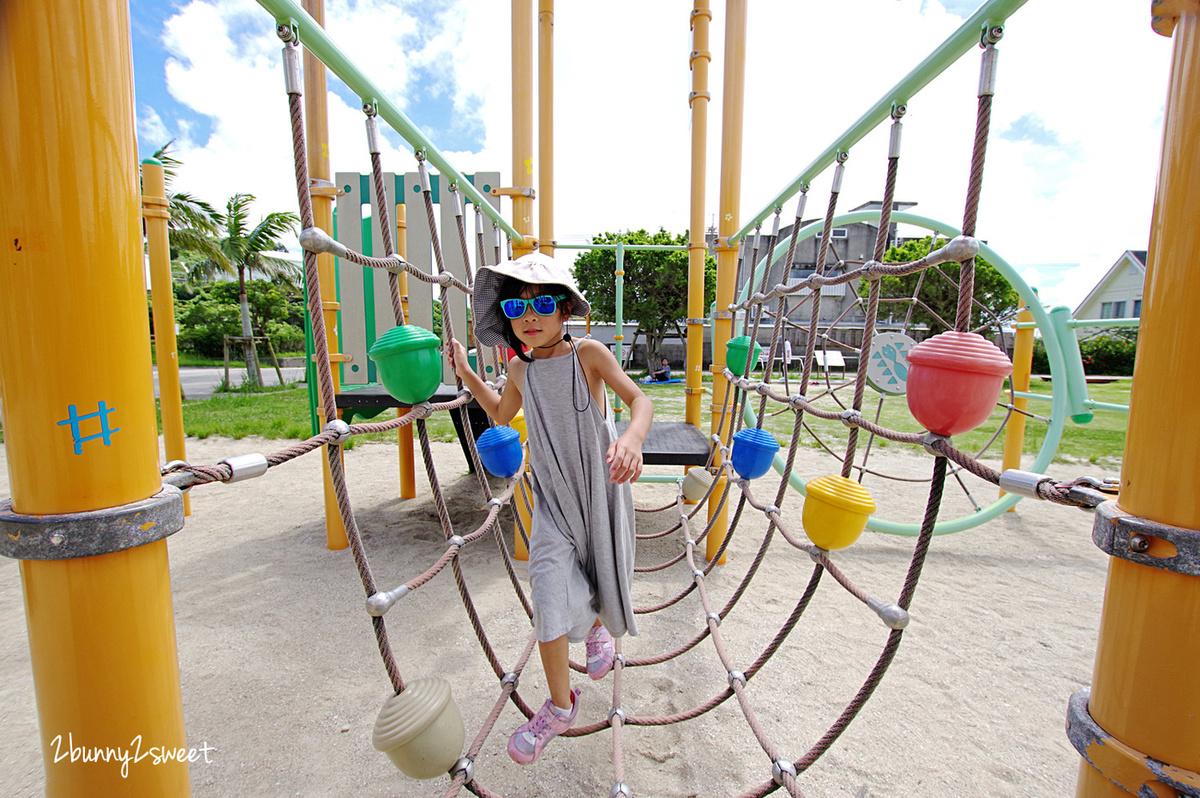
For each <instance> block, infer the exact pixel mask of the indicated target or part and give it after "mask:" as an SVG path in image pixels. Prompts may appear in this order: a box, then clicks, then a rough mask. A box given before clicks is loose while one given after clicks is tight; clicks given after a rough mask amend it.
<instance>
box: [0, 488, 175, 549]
mask: <svg viewBox="0 0 1200 798" xmlns="http://www.w3.org/2000/svg"><path fill="white" fill-rule="evenodd" d="M181 529H183V492H182V491H180V490H179V488H177V487H175V486H174V485H163V486H162V488H161V489H160V490H159V491H158V493H156V494H154V495H153V496H150V497H149V498H146V499H142V500H141V501H136V502H131V503H129V504H121V505H118V506H116V507H105V508H104V509H101V510H88V511H85V512H81V513H62V514H52V515H25V514H23V513H18V512H16V511H15V510H14V509H13V506H12V500H11V499H5V500H4V501H3V502H0V555H3V556H5V557H11V558H12V559H14V560H72V559H76V558H80V557H96V556H99V555H101V554H112V553H113V552H117V551H125V550H126V549H132V548H135V547H137V546H144V545H146V544H147V543H154V542H155V541H158V540H162V539H163V538H165V537H167V536H168V535H173V534H175V533H176V532H178V531H179V530H181Z"/></svg>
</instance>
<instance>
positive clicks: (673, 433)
mask: <svg viewBox="0 0 1200 798" xmlns="http://www.w3.org/2000/svg"><path fill="white" fill-rule="evenodd" d="M628 426H629V422H628V421H618V422H617V432H618V433H621V432H624V431H625V428H626V427H628ZM708 447H709V441H708V438H707V437H705V435H704V433H703V432H701V431H700V430H699V429H698V428H697V427H695V426H694V425H692V424H688V423H687V422H686V421H655V422H654V423H653V424H651V425H650V434H649V435H647V436H646V441H645V443H643V444H642V461H643V462H644V463H645V464H646V465H677V466H702V465H704V464H705V463H707V462H708Z"/></svg>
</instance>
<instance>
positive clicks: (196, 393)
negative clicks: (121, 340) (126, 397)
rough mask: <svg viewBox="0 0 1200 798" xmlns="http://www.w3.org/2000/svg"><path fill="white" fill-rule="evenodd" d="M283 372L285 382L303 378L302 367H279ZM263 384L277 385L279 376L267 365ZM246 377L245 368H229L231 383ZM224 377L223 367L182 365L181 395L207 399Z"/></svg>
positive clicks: (180, 374)
mask: <svg viewBox="0 0 1200 798" xmlns="http://www.w3.org/2000/svg"><path fill="white" fill-rule="evenodd" d="M280 371H282V372H283V379H284V380H286V381H287V382H297V381H299V380H302V379H304V369H303V368H285V369H280ZM262 376H263V384H265V385H278V384H279V377H278V376H277V375H276V374H275V369H274V368H272V367H267V368H265V369H262ZM245 378H246V370H245V369H235V368H231V369H229V381H230V383H232V384H233V385H235V386H236V385H241V384H242V381H243V380H244V379H245ZM223 379H225V369H224V368H221V367H217V368H193V367H187V366H185V367H182V368H180V369H179V384H180V386H181V387H182V388H183V395H184V396H185V397H186V398H188V399H209V398H211V397H212V395H213V390H215V389H216V387H217V386H218V385H220V384H221V381H222V380H223ZM154 395H155V396H158V367H157V366H155V368H154Z"/></svg>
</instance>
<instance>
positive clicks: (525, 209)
mask: <svg viewBox="0 0 1200 798" xmlns="http://www.w3.org/2000/svg"><path fill="white" fill-rule="evenodd" d="M512 103H513V108H512V130H513V133H512V139H513V140H512V156H513V157H512V168H513V185H514V186H516V187H518V188H532V187H533V0H513V3H512ZM512 213H513V220H512V221H513V227H515V228H516V229H517V232H519V233H520V234H521V235H522V236H524V238H523V239H522V240H521V241H517V242H514V243H513V257H514V258H519V257H521V256H522V255H527V254H529V253H530V252H533V250H534V249H535V248H536V245H537V242H536V240H534V239H533V233H534V230H533V198H532V197H529V196H526V195H525V194H523V193H521V192H517V193H516V194H514V195H513V201H512Z"/></svg>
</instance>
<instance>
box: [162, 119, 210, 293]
mask: <svg viewBox="0 0 1200 798" xmlns="http://www.w3.org/2000/svg"><path fill="white" fill-rule="evenodd" d="M174 143H175V139H171V140H170V141H168V142H167V143H166V144H164V145H162V146H161V147H159V148H158V150H157V151H156V152H155V153H154V158H156V159H157V160H158V161H159V162H160V163H162V165H163V180H164V182H165V183H166V190H167V203H168V212H169V213H170V218H169V219H168V220H167V235H168V241H169V243H170V247H171V263H172V267H173V268H172V272H173V273H177V272H182V274H183V275H184V276H185V277H186V276H187V275H189V273H190V268H189V267H190V265H191V264H193V263H195V262H196V261H198V260H205V259H210V258H212V257H214V256H215V255H216V254H217V249H216V236H217V233H218V228H217V220H218V219H219V218H220V214H219V213H217V211H216V209H215V208H213V206H211V205H209V204H208V203H207V202H205V201H204V200H201V199H197V198H196V197H194V196H192V195H191V194H189V193H187V192H184V191H171V181H172V179H173V178H174V177H175V170H176V168H178V167H180V166H182V165H183V162H182V161H180V160H179V159H178V158H176V157H175V156H173V155H171V153H170V149H171V145H173V144H174ZM176 266H178V267H179V268H178V269H177V268H175V267H176ZM189 282H190V280H189Z"/></svg>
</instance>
